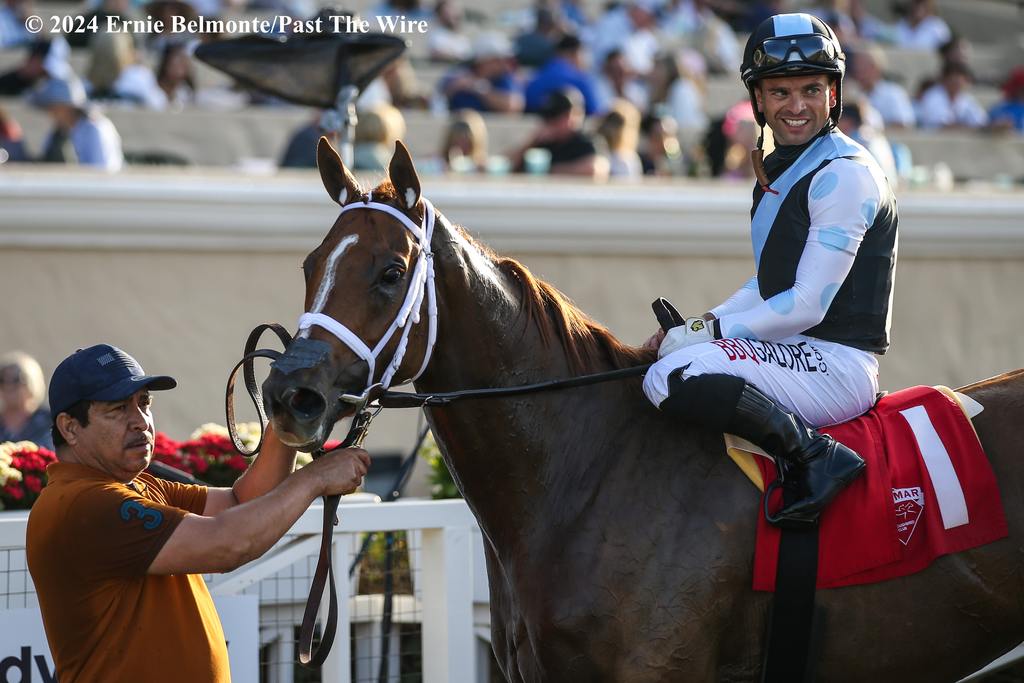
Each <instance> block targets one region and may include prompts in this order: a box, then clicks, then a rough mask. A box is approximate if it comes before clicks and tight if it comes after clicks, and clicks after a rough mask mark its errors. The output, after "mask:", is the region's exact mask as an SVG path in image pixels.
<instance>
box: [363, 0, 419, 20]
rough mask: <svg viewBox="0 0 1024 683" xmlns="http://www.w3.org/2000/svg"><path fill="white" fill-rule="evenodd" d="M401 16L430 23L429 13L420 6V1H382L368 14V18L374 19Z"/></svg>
mask: <svg viewBox="0 0 1024 683" xmlns="http://www.w3.org/2000/svg"><path fill="white" fill-rule="evenodd" d="M401 15H405V18H406V19H411V20H413V21H416V20H419V19H425V20H427V21H430V11H429V10H427V9H426V8H424V7H423V6H422V5H421V4H420V0H384V1H383V2H381V4H379V5H377V6H376V7H375V8H374V9H373V10H372V11H371V12H370V16H374V17H386V16H401Z"/></svg>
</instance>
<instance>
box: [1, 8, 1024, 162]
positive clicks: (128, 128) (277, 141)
mask: <svg viewBox="0 0 1024 683" xmlns="http://www.w3.org/2000/svg"><path fill="white" fill-rule="evenodd" d="M316 4H318V5H330V4H331V3H329V2H328V0H317V1H316ZM379 4H380V3H379V2H377V1H376V0H357V1H356V2H353V3H347V4H346V7H351V8H353V9H355V10H357V11H361V12H364V13H367V12H369V11H370V10H371V9H373V8H374V7H376V6H378V5H379ZM530 4H531V3H530V2H529V0H488V1H487V2H486V3H485V4H484V5H483V6H479V7H478V6H474V7H472V8H467V9H468V10H470V11H471V12H472V13H473V15H474V16H476V17H477V18H478V19H482V20H485V21H486V23H487V25H488V26H489V27H493V26H498V27H501V28H503V29H505V30H507V31H508V32H510V33H511V32H513V30H514V29H513V28H512V27H511V26H510V21H511V20H512V18H513V17H514V16H522V13H523V12H525V11H526V10H527V9H528V8H529V6H530ZM584 4H585V5H586V6H588V8H589V10H590V11H591V14H593V15H594V16H596V15H597V14H598V13H599V12H600V8H601V6H603V4H604V3H603V2H601V1H599V0H585V2H584ZM865 4H866V5H867V7H868V9H869V10H870V11H871V12H873V13H875V14H876V15H878V16H880V17H883V18H886V19H891V18H892V17H891V14H890V10H891V7H890V5H891V3H890V2H889V1H888V0H868V1H867V2H866V3H865ZM1014 5H1015V3H1013V2H1009V1H1008V0H972V2H971V3H962V2H954V1H953V0H940V1H939V2H938V3H937V6H938V8H939V11H940V13H941V14H942V15H943V16H945V17H947V19H949V21H950V23H951V24H954V25H955V27H956V30H957V31H958V32H959V33H960V34H962V35H964V36H966V37H968V38H969V39H971V40H973V41H974V50H973V55H972V64H973V66H974V70H975V72H976V75H977V76H978V85H976V86H975V88H974V94H975V96H976V97H977V99H978V100H979V102H980V103H981V104H982V106H984V107H986V108H987V107H989V106H990V105H992V104H993V103H994V102H995V101H997V100H998V99H999V97H1000V92H999V89H998V87H997V84H998V83H999V81H1000V80H1001V78H1002V77H1003V76H1004V75H1005V74H1006V73H1007V71H1008V70H1009V69H1010V68H1011V67H1012V66H1013V65H1014V64H1021V63H1024V43H1022V42H1021V41H1020V40H1019V39H1018V37H1019V36H1020V35H1022V33H1024V15H1022V14H1021V13H1020V12H1019V10H1018V9H1017V8H1016V7H1015V6H1014ZM37 11H38V12H39V13H40V14H42V15H50V14H77V13H80V12H81V11H82V9H81V6H80V5H78V4H73V3H68V2H66V1H63V0H62V1H60V2H45V0H43V1H41V2H40V3H39V6H38V7H37ZM228 14H229V15H230V16H256V15H263V14H267V13H266V12H260V13H255V12H245V11H241V12H240V11H239V10H229V13H228ZM481 26H482V23H480V22H479V21H478V22H477V23H475V24H474V23H473V22H470V24H469V25H468V26H467V32H469V33H473V32H476V31H478V30H479V29H480V28H481ZM414 42H415V43H416V44H419V47H422V45H421V44H422V43H424V42H425V41H414ZM416 44H414V45H413V48H414V49H412V50H411V51H410V57H411V58H412V60H413V65H414V68H415V72H416V75H417V83H418V85H419V87H420V88H421V89H422V90H424V91H432V90H434V89H435V88H436V86H437V84H438V83H439V82H440V80H441V78H442V77H443V75H444V73H445V72H446V70H447V68H448V67H446V66H444V65H439V64H434V63H431V62H429V61H427V60H426V59H425V58H424V56H423V55H422V54H420V52H421V50H418V49H415V48H416V47H417V45H416ZM885 51H886V53H887V56H888V60H889V72H890V76H891V77H892V78H893V79H894V80H897V81H899V82H901V83H902V84H903V85H905V86H906V87H907V88H908V89H909V90H910V91H911V92H913V91H914V89H915V87H916V86H917V84H919V83H920V82H921V81H922V80H923V79H925V78H928V77H931V76H934V75H935V74H936V73H937V71H938V68H939V62H938V58H937V56H936V55H935V54H933V53H930V52H921V51H910V50H903V49H899V48H894V47H891V46H890V47H887V48H885ZM22 59H23V51H19V50H0V72H4V71H6V70H8V69H11V68H13V67H14V66H15V65H17V64H19V63H20V62H21V60H22ZM148 59H149V60H150V61H151V62H152V60H153V59H154V57H153V56H152V55H149V56H148ZM88 60H89V53H88V51H87V50H84V49H75V50H73V51H72V56H71V63H72V66H73V67H74V69H75V71H76V72H77V73H79V74H83V73H85V72H86V71H87V66H88ZM195 69H196V80H197V85H198V87H199V88H200V89H202V88H227V87H229V86H230V79H229V78H228V77H227V76H225V75H224V74H222V73H220V72H218V71H216V70H214V69H212V68H210V67H208V66H206V65H204V64H202V63H198V62H197V63H196V64H195ZM745 97H746V93H745V91H744V90H743V88H742V86H741V85H740V83H739V82H738V79H737V78H735V77H733V76H732V75H731V74H729V75H718V76H712V77H711V78H709V79H708V81H707V88H706V107H707V111H708V114H709V116H710V117H711V118H716V117H718V116H721V115H722V114H723V113H724V112H725V111H726V110H727V109H728V108H729V107H730V106H732V105H733V104H734V103H736V102H738V101H741V100H743V99H744V98H745ZM0 106H3V107H4V108H5V109H7V110H8V111H9V112H10V113H11V114H13V116H14V118H15V120H16V121H18V122H19V123H20V124H21V125H22V127H23V128H24V130H25V132H26V138H27V142H28V145H29V149H30V151H38V150H39V149H40V146H41V142H42V138H43V136H44V135H45V132H46V129H47V128H48V126H49V122H48V120H47V117H46V116H45V115H44V114H43V113H42V112H38V111H35V110H33V109H31V108H29V107H27V106H26V105H25V104H24V102H23V101H22V100H2V99H0ZM107 113H108V115H109V116H110V118H111V119H112V120H113V121H114V123H115V124H116V125H117V127H118V129H119V130H120V132H121V135H122V138H123V141H124V149H125V151H126V152H127V153H128V154H129V158H130V159H160V158H165V159H167V160H169V161H173V160H179V161H187V162H188V163H191V164H195V165H204V166H205V165H219V166H237V165H240V164H243V165H244V164H245V162H246V160H249V159H260V160H276V159H278V158H279V157H280V155H281V153H282V151H283V149H284V145H285V142H286V141H287V139H288V137H289V135H290V133H291V132H292V131H293V130H294V129H295V128H296V127H298V126H300V125H301V124H303V123H305V122H306V121H308V120H309V118H310V116H311V115H310V113H309V112H307V111H306V110H304V109H299V108H293V107H250V108H247V109H244V110H238V111H220V110H202V109H198V108H190V109H186V110H184V111H175V112H151V111H144V110H132V109H124V108H120V107H114V106H109V107H107ZM404 114H405V116H406V119H407V124H408V133H407V136H406V141H407V143H408V144H409V145H410V147H411V149H412V151H413V153H414V154H416V155H417V156H423V155H429V154H433V153H435V152H436V150H437V146H438V144H439V139H440V136H441V133H442V129H443V126H444V125H445V119H444V118H438V117H435V116H433V115H431V114H429V113H427V112H418V111H405V112H404ZM486 120H487V125H488V129H489V134H490V149H491V152H492V153H502V152H506V151H508V150H510V149H511V148H513V147H514V146H515V145H517V144H518V143H520V142H521V141H522V140H523V139H525V138H526V136H527V135H528V134H529V131H530V130H531V129H532V127H533V126H534V122H533V120H532V119H531V118H530V117H521V116H515V117H507V116H495V115H490V116H487V117H486ZM889 137H890V139H892V140H893V141H896V142H900V143H903V144H905V145H906V146H907V147H908V148H909V149H910V150H911V152H912V154H913V158H914V163H915V164H923V165H925V166H930V165H933V164H936V163H939V162H944V163H946V164H948V165H949V166H950V167H951V168H952V170H953V173H954V176H955V177H956V178H958V179H992V178H995V177H1002V176H1010V177H1014V178H1024V141H1022V140H1024V138H1020V137H1014V136H992V135H990V134H987V133H984V132H976V133H972V132H967V131H964V132H951V131H944V132H924V131H889Z"/></svg>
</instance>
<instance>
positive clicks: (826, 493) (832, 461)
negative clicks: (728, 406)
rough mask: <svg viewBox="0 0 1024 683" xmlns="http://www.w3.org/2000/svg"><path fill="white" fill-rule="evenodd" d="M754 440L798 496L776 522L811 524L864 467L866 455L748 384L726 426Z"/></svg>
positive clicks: (778, 514) (779, 513)
mask: <svg viewBox="0 0 1024 683" xmlns="http://www.w3.org/2000/svg"><path fill="white" fill-rule="evenodd" d="M726 431H728V432H729V433H730V434H735V435H736V436H740V437H743V438H744V439H746V440H747V441H750V442H752V443H755V444H757V445H758V446H760V447H761V448H763V449H764V450H765V451H767V452H768V454H769V455H772V456H774V457H775V458H776V459H778V460H781V462H779V463H777V464H778V465H779V468H780V470H781V471H783V472H784V476H786V477H790V478H791V479H792V480H793V481H792V482H791V483H793V484H794V485H795V490H796V491H797V492H798V494H799V496H800V498H799V500H797V501H796V502H794V503H791V504H790V505H788V506H786V507H783V508H782V509H781V510H779V512H777V513H776V514H775V515H774V516H772V518H770V519H769V521H770V522H772V523H773V524H777V525H779V526H812V525H814V524H816V523H817V522H818V517H819V516H820V515H821V511H822V510H823V509H824V508H825V506H826V505H828V504H829V502H831V501H832V499H833V498H835V497H836V494H838V493H839V492H840V491H842V490H843V489H844V488H846V485H847V484H849V483H850V482H851V481H853V480H854V479H856V478H857V476H858V475H859V474H860V473H861V472H862V471H863V470H864V466H865V463H864V460H863V459H862V458H861V457H860V456H859V455H857V453H855V452H854V451H853V450H851V449H849V448H847V447H846V446H844V445H843V444H841V443H839V442H838V441H836V440H835V439H833V438H832V437H831V436H828V435H827V434H821V433H819V432H817V431H816V430H814V429H811V428H809V427H807V426H806V425H805V424H804V423H803V421H802V420H801V419H800V418H799V417H798V416H797V415H795V414H794V413H792V412H790V411H789V410H786V409H785V408H783V407H782V406H780V405H779V404H778V403H776V402H775V401H773V400H772V399H771V398H769V397H767V396H765V395H764V394H762V393H761V392H760V391H758V390H757V389H756V388H755V387H754V386H753V385H751V384H747V385H746V386H745V387H744V388H743V392H742V393H741V394H740V399H739V401H738V402H737V404H736V410H735V412H734V413H733V416H732V419H731V420H729V424H728V426H727V427H726Z"/></svg>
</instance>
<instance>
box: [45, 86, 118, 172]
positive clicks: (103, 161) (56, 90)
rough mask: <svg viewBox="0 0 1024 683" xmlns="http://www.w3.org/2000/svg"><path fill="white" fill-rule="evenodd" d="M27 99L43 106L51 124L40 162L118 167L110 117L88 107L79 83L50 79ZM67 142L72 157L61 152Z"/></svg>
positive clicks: (116, 149) (115, 142)
mask: <svg viewBox="0 0 1024 683" xmlns="http://www.w3.org/2000/svg"><path fill="white" fill-rule="evenodd" d="M30 100H31V102H32V104H33V105H35V106H36V107H39V108H41V109H46V110H47V111H48V112H49V114H50V118H51V119H52V120H53V123H54V128H53V130H52V131H51V133H50V136H49V138H48V139H47V141H46V145H45V147H44V152H43V161H77V162H78V163H79V164H82V165H85V166H93V167H97V168H102V169H103V170H106V171H119V170H121V166H122V165H124V154H123V153H122V151H121V136H120V135H118V133H117V129H116V128H114V124H113V123H111V121H110V119H108V118H107V117H106V116H104V115H103V114H101V113H100V112H99V111H96V110H93V109H91V108H89V103H88V100H87V98H86V96H85V88H83V87H82V84H81V82H79V81H78V80H77V79H62V78H51V79H49V80H47V81H46V82H45V83H44V84H43V85H42V86H41V87H40V88H38V89H37V90H35V91H33V93H32V96H31V98H30ZM68 143H70V145H71V151H72V152H73V154H74V159H69V158H68V157H67V155H66V153H65V150H66V149H67V144H68Z"/></svg>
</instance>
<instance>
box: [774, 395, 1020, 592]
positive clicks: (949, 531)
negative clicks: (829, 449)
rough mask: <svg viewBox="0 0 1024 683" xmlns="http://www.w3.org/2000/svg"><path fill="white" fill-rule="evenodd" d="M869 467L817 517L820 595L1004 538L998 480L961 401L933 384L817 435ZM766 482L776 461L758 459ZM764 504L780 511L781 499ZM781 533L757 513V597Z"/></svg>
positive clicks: (906, 571) (881, 403)
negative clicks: (848, 450) (827, 436)
mask: <svg viewBox="0 0 1024 683" xmlns="http://www.w3.org/2000/svg"><path fill="white" fill-rule="evenodd" d="M822 431H823V432H827V433H829V434H831V435H832V436H833V437H835V438H836V439H838V440H839V441H841V442H842V443H844V444H846V445H847V446H849V447H850V448H853V449H854V450H856V451H857V452H858V453H860V454H861V455H862V456H863V457H864V458H865V459H866V460H867V462H868V466H867V468H866V469H865V471H864V474H862V475H861V476H860V477H859V478H857V479H856V480H855V481H854V482H853V483H852V484H850V485H849V486H848V487H847V488H846V490H844V491H843V492H842V493H840V494H839V495H838V496H837V497H836V499H835V500H834V501H833V502H832V503H831V504H830V505H829V507H828V508H827V509H826V510H825V512H824V513H823V514H822V518H821V531H820V533H821V538H820V542H819V548H818V582H817V586H818V588H838V587H840V586H853V585H858V584H865V583H872V582H876V581H884V580H887V579H892V578H896V577H899V576H906V575H908V574H913V573H914V572H917V571H920V570H922V569H924V568H925V567H927V566H928V565H929V564H931V563H932V561H933V560H935V558H936V557H939V556H941V555H946V554H949V553H955V552H959V551H962V550H967V549H968V548H974V547H977V546H979V545H984V544H986V543H991V542H992V541H995V540H998V539H1000V538H1003V537H1004V536H1006V535H1007V533H1008V532H1007V526H1006V518H1005V516H1004V514H1003V506H1002V502H1001V500H1000V496H999V488H998V486H997V485H996V480H995V475H994V474H993V473H992V467H991V465H990V464H989V461H988V459H987V458H986V456H985V453H984V452H983V451H982V449H981V444H980V443H979V441H978V437H977V434H976V433H975V431H974V427H973V425H972V424H971V423H970V420H969V419H968V418H967V417H966V416H965V415H964V412H963V410H962V409H961V407H960V406H959V404H958V403H957V402H956V401H955V400H954V399H953V398H951V397H950V396H947V395H946V394H944V393H942V392H940V391H938V390H936V389H933V388H931V387H912V388H910V389H905V390H903V391H899V392H896V393H894V394H890V395H888V396H885V397H884V398H882V400H880V401H879V402H878V404H877V405H876V406H875V408H874V409H872V410H871V411H870V412H869V413H867V414H866V415H863V416H861V417H859V418H857V419H855V420H852V421H850V422H845V423H843V424H840V425H836V426H834V427H828V428H825V429H822ZM756 460H757V464H758V466H759V468H760V471H761V475H762V477H763V478H764V480H765V481H771V480H772V479H774V478H775V476H776V473H775V464H774V463H773V462H772V461H770V460H768V459H767V458H757V459H756ZM774 497H775V498H776V499H775V500H773V501H771V502H770V504H769V505H770V507H771V509H773V510H775V509H778V507H779V505H780V501H781V494H780V493H778V492H776V494H775V496H774ZM779 538H780V531H779V529H777V528H776V527H773V526H771V525H770V524H768V523H767V521H765V519H764V511H763V509H762V511H761V512H760V513H759V515H758V523H757V545H756V548H755V552H754V590H761V591H772V590H774V587H775V572H776V565H777V558H778V550H779Z"/></svg>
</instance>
